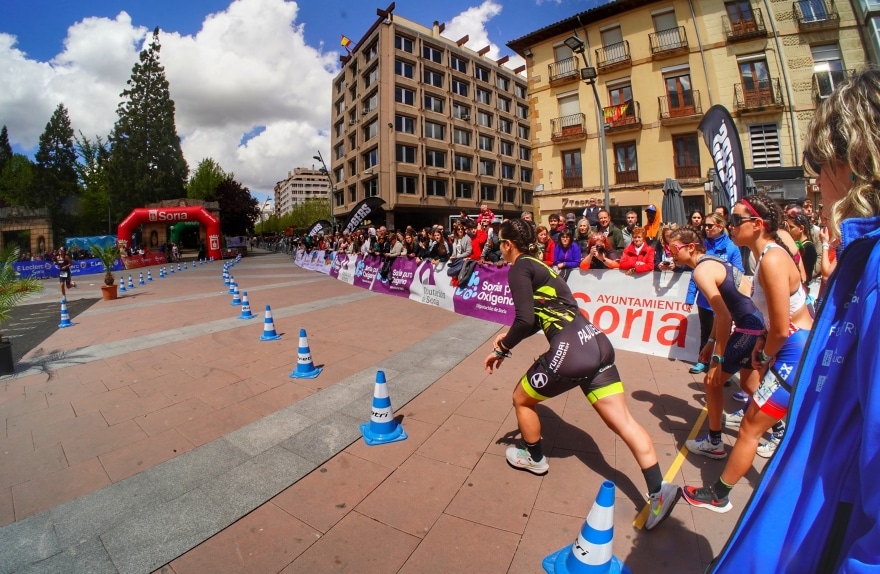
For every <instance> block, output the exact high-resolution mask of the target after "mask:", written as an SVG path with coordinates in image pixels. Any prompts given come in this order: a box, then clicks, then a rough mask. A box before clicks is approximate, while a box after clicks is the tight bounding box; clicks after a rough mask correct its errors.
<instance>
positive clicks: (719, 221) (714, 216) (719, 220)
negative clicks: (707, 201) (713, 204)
mask: <svg viewBox="0 0 880 574" xmlns="http://www.w3.org/2000/svg"><path fill="white" fill-rule="evenodd" d="M710 219H711V220H712V221H713V222H715V225H719V226H721V229H722V230H724V232H725V233H727V222H726V221H724V216H723V215H721V214H720V213H716V212H714V211H713V212H712V213H707V214H706V216H705V217H704V218H703V224H706V223H707V222H708V221H709V220H710Z"/></svg>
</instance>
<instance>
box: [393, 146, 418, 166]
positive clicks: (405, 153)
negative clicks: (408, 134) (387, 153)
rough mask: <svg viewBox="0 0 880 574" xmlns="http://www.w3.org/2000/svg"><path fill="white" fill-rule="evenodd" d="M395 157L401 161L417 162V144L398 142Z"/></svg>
mask: <svg viewBox="0 0 880 574" xmlns="http://www.w3.org/2000/svg"><path fill="white" fill-rule="evenodd" d="M396 150H397V151H396V153H395V159H396V160H397V161H398V162H400V163H416V148H415V146H408V145H401V144H397V148H396Z"/></svg>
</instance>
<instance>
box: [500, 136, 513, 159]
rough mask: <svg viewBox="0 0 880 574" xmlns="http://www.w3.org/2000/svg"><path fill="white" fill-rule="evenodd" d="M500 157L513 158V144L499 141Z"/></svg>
mask: <svg viewBox="0 0 880 574" xmlns="http://www.w3.org/2000/svg"><path fill="white" fill-rule="evenodd" d="M501 155H506V156H507V157H513V142H509V141H505V140H501Z"/></svg>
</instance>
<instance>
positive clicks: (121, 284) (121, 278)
mask: <svg viewBox="0 0 880 574" xmlns="http://www.w3.org/2000/svg"><path fill="white" fill-rule="evenodd" d="M119 292H120V293H125V276H124V275H120V276H119Z"/></svg>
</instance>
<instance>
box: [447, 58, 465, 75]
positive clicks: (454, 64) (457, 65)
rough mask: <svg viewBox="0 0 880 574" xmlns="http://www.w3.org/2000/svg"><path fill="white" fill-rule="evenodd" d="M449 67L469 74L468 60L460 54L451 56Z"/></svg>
mask: <svg viewBox="0 0 880 574" xmlns="http://www.w3.org/2000/svg"><path fill="white" fill-rule="evenodd" d="M449 67H450V68H452V69H453V70H455V71H456V72H461V73H462V74H467V60H462V59H461V58H459V57H458V56H449Z"/></svg>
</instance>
